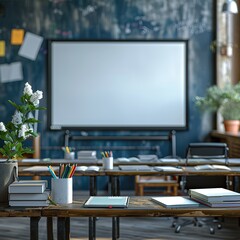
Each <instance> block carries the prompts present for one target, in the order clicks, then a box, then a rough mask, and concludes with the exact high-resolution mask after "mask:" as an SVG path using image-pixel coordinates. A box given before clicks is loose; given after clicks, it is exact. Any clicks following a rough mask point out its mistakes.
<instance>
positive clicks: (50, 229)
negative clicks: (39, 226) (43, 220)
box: [47, 217, 53, 240]
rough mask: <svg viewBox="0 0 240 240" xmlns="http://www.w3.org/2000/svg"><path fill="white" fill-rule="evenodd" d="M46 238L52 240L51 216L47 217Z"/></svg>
mask: <svg viewBox="0 0 240 240" xmlns="http://www.w3.org/2000/svg"><path fill="white" fill-rule="evenodd" d="M47 239H48V240H53V218H52V217H47Z"/></svg>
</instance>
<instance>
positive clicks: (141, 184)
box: [135, 175, 179, 196]
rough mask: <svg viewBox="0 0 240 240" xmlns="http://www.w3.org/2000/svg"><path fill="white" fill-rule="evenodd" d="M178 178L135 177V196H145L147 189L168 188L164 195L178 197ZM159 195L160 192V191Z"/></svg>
mask: <svg viewBox="0 0 240 240" xmlns="http://www.w3.org/2000/svg"><path fill="white" fill-rule="evenodd" d="M178 187H179V183H178V177H171V176H163V177H162V176H148V177H146V176H139V175H138V176H136V177H135V195H139V196H144V193H145V192H144V189H145V188H166V191H164V192H163V193H164V194H167V195H173V196H176V195H178ZM158 193H159V191H158Z"/></svg>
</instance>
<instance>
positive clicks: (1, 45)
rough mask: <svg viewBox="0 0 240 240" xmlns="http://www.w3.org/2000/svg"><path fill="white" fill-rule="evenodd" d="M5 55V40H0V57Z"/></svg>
mask: <svg viewBox="0 0 240 240" xmlns="http://www.w3.org/2000/svg"><path fill="white" fill-rule="evenodd" d="M4 56H5V41H3V40H1V41H0V57H4Z"/></svg>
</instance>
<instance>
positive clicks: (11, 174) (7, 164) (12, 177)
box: [0, 161, 18, 206]
mask: <svg viewBox="0 0 240 240" xmlns="http://www.w3.org/2000/svg"><path fill="white" fill-rule="evenodd" d="M17 177H18V163H17V161H4V162H0V206H2V205H8V186H9V185H10V184H11V183H12V182H14V181H16V180H17Z"/></svg>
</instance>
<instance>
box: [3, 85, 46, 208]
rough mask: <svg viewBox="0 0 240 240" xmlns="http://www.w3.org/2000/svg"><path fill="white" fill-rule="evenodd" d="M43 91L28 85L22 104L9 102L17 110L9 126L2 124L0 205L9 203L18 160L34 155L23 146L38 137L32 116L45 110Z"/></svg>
mask: <svg viewBox="0 0 240 240" xmlns="http://www.w3.org/2000/svg"><path fill="white" fill-rule="evenodd" d="M42 97H43V93H42V91H36V92H33V91H32V87H31V85H30V84H28V83H26V84H25V87H24V90H23V95H22V96H21V99H20V100H21V104H17V103H15V102H12V101H11V100H9V101H8V102H9V103H10V104H11V105H12V106H13V107H15V108H16V111H15V113H14V115H13V117H12V120H11V121H10V122H8V123H7V124H4V123H3V122H0V139H2V140H3V145H2V146H1V147H0V154H1V155H2V156H3V157H5V158H6V160H5V161H1V164H0V203H4V204H6V203H7V202H8V186H9V184H10V183H12V182H13V181H14V180H16V178H17V175H18V172H17V169H18V165H17V161H16V160H17V159H19V158H22V157H23V155H24V154H25V153H32V152H33V150H32V149H31V148H29V147H25V146H24V145H23V143H24V141H25V140H26V139H27V138H29V137H36V136H37V133H36V132H34V130H33V124H34V123H37V122H38V120H37V119H35V118H34V117H32V116H31V113H32V112H33V111H36V110H42V109H45V108H41V107H39V100H40V99H42Z"/></svg>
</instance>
